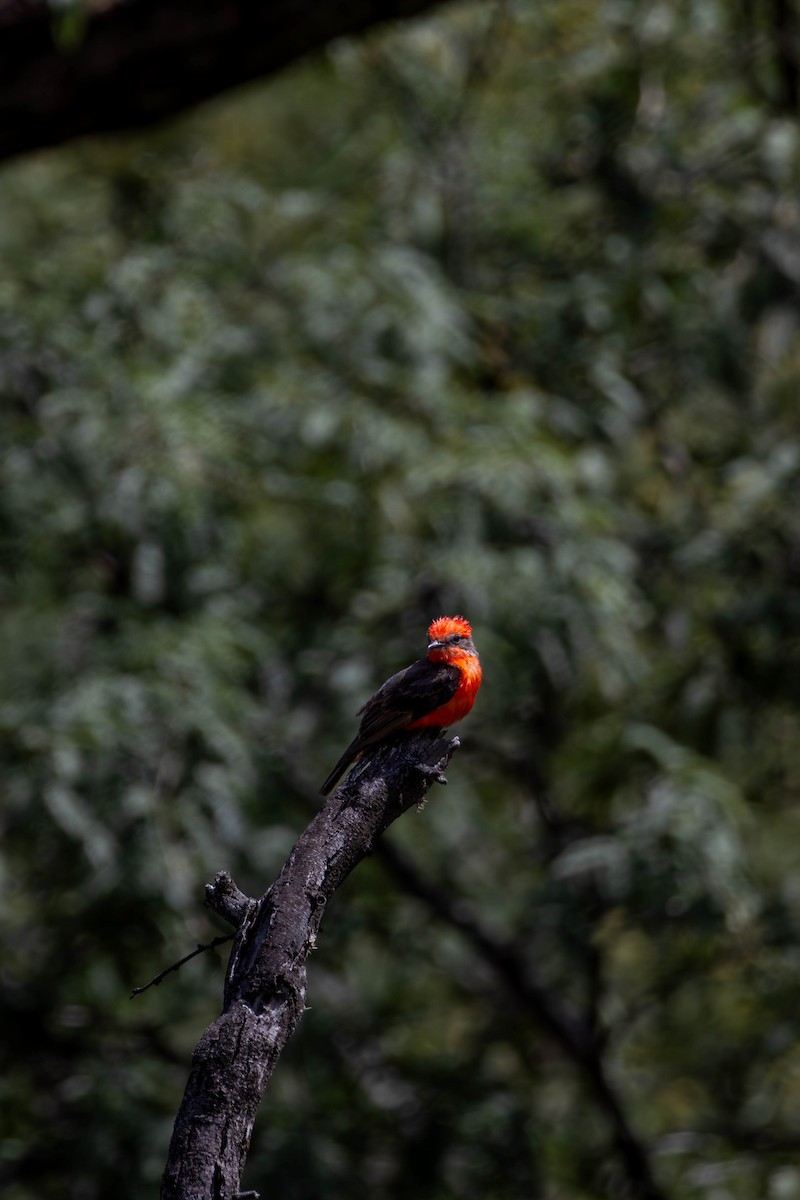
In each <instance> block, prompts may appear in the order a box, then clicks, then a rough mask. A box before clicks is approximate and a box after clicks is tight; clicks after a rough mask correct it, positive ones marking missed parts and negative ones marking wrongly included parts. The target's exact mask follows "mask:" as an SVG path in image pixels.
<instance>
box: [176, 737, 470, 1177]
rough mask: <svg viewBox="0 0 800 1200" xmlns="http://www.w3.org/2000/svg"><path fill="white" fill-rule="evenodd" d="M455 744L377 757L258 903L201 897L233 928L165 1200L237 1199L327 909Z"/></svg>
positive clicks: (229, 893) (423, 745) (225, 890)
mask: <svg viewBox="0 0 800 1200" xmlns="http://www.w3.org/2000/svg"><path fill="white" fill-rule="evenodd" d="M457 746H458V739H457V738H454V739H452V741H451V740H449V739H443V738H441V737H439V736H437V735H434V736H433V737H432V736H431V734H430V733H418V734H414V735H413V736H410V737H404V738H402V739H400V740H398V741H396V742H394V743H392V744H388V745H386V746H382V747H380V748H379V749H378V750H376V751H375V752H374V754H372V755H371V757H370V758H369V760H368V761H366V762H365V763H364V764H363V765H361V766H359V767H357V768H356V769H355V770H354V771H353V773H352V774H351V775H350V776H349V778H348V779H347V780H346V781H345V783H344V784H342V786H341V787H340V788H338V790H337V791H335V792H334V793H333V795H332V796H330V797H329V798H328V799H327V800H326V802H325V804H324V806H323V808H322V809H321V810H320V812H319V813H318V814H317V815H316V817H315V818H314V820H313V821H312V822H311V824H310V825H309V826H308V828H307V829H306V831H305V833H303V834H302V836H301V837H300V839H299V841H298V842H297V844H296V846H295V847H294V849H293V850H292V852H291V854H290V855H289V858H288V859H287V861H286V863H285V864H284V866H283V869H282V870H281V873H280V875H279V876H278V878H277V879H276V880H275V882H274V883H273V885H272V886H271V887H270V888H269V890H268V891H267V892H266V893H265V895H264V896H262V897H261V899H260V900H253V899H250V898H248V897H247V896H245V895H244V893H243V892H241V891H240V890H239V889H238V888H237V887H236V885H235V884H234V882H233V880H232V879H231V877H230V876H229V875H228V874H227V872H220V874H219V875H218V876H217V877H216V879H215V880H214V883H213V884H211V885H209V887H208V888H207V889H206V902H207V903H208V904H209V906H210V907H211V908H213V909H214V910H215V911H216V912H218V913H219V914H220V915H222V916H223V917H224V918H225V919H226V920H228V921H230V922H231V923H233V924H236V925H237V926H238V928H237V933H236V938H235V940H234V945H233V949H232V951H231V958H230V962H229V964H228V972H227V978H226V982H225V998H224V1004H223V1010H222V1014H221V1015H220V1016H219V1017H218V1019H217V1020H216V1021H214V1022H213V1024H211V1025H210V1026H209V1027H208V1029H207V1030H206V1031H205V1033H204V1034H203V1036H202V1037H201V1039H200V1041H199V1042H198V1044H197V1047H196V1049H195V1052H194V1055H193V1058H192V1068H191V1072H190V1075H189V1081H188V1083H187V1085H186V1092H185V1095H184V1098H183V1102H182V1104H181V1107H180V1110H179V1112H178V1116H177V1118H176V1120H175V1128H174V1130H173V1135H172V1142H171V1144H170V1150H169V1157H168V1161H167V1167H166V1171H165V1173H164V1179H163V1183H162V1190H161V1195H162V1198H163V1200H233V1197H235V1196H237V1195H238V1194H239V1187H240V1179H241V1174H242V1170H243V1168H244V1163H245V1159H246V1157H247V1151H248V1148H249V1145H250V1136H251V1133H252V1130H253V1124H254V1122H255V1117H256V1112H257V1109H258V1106H259V1104H260V1102H261V1098H262V1096H263V1094H264V1090H265V1088H266V1086H267V1083H268V1081H269V1078H270V1075H271V1074H272V1071H273V1069H274V1067H275V1064H276V1063H277V1061H278V1058H279V1056H280V1054H281V1051H282V1050H283V1047H284V1045H285V1044H286V1041H287V1039H288V1038H289V1036H290V1034H291V1033H292V1031H293V1030H294V1028H295V1026H296V1025H297V1023H298V1021H299V1020H300V1017H301V1016H302V1014H303V1011H304V1009H305V1007H306V1003H305V1001H306V958H307V957H308V954H309V952H310V951H311V950H313V949H314V947H315V945H316V938H317V931H318V929H319V926H320V922H321V920H322V916H323V913H324V911H325V907H326V905H327V903H328V900H329V899H330V898H331V896H332V895H333V893H334V892H335V891H336V889H337V888H338V887H339V885H340V884H341V883H342V882H343V881H344V879H345V878H346V877H347V876H348V875H349V873H350V872H351V871H352V870H353V868H354V867H355V866H357V864H358V863H359V862H360V861H361V860H362V859H363V858H364V857H365V856H366V855H368V854H370V853H371V852H372V850H373V847H374V845H375V842H376V840H377V838H379V837H380V835H381V834H382V833H383V832H384V830H385V829H387V828H388V826H389V825H390V824H391V823H392V822H393V821H394V820H396V819H397V817H399V816H401V815H402V813H404V812H405V811H406V810H407V809H409V808H411V807H412V806H413V805H415V804H417V805H418V804H421V803H422V802H423V801H424V799H425V796H426V794H427V792H428V790H429V788H430V787H431V786H432V784H433V783H435V782H437V781H438V782H444V777H443V775H442V772H443V770H444V768H445V767H446V766H447V763H448V762H449V760H450V756H451V755H452V753H453V751H454V750H455V748H456V747H457Z"/></svg>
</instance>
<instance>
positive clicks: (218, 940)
mask: <svg viewBox="0 0 800 1200" xmlns="http://www.w3.org/2000/svg"><path fill="white" fill-rule="evenodd" d="M233 937H234V935H233V934H232V933H223V934H220V936H219V937H215V938H214V940H213V942H198V943H197V949H196V950H193V951H192V952H191V954H187V955H185V957H184V958H181V959H179V960H178V962H176V963H173V964H172V966H171V967H167V968H166V969H165V970H164V971H159V973H158V974H157V975H155V976H154V977H153V978H152V979H151V980H150V982H149V983H143V984H142V986H141V987H135V988H134V989H133V991H132V992H131V995H130V998H131V1000H133V998H134V997H135V996H141V994H142V992H146V991H147V989H148V988H151V987H158V985H159V984H160V983H163V982H164V980H165V979H166V977H167V976H168V975H170V974H172V972H173V971H179V970H180V969H181V967H182V966H183V965H184V963H187V962H189V961H190V959H192V958H197V956H198V954H204V953H205V951H206V950H214V949H216V947H217V946H223V945H224V944H225V942H232V941H233Z"/></svg>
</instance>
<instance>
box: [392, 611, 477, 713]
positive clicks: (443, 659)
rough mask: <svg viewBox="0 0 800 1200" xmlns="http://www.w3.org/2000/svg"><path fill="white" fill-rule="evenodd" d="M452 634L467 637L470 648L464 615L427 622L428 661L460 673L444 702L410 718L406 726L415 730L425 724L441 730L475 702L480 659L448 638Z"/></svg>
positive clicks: (470, 643) (470, 637)
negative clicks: (449, 695) (457, 682)
mask: <svg viewBox="0 0 800 1200" xmlns="http://www.w3.org/2000/svg"><path fill="white" fill-rule="evenodd" d="M453 634H456V635H458V636H460V637H461V638H462V639H464V641H467V639H469V641H468V643H467V644H468V645H469V646H470V647H472V641H471V639H472V626H471V625H470V623H469V621H467V620H466V619H465V618H464V617H438V618H437V620H435V621H433V622H432V623H431V625H430V627H429V629H428V637H429V638H430V645H429V647H428V661H429V662H431V663H447V664H448V665H449V666H451V667H456V668H457V669H458V671H460V673H461V679H460V681H459V684H458V687H457V688H456V690H455V692H454V693H453V695H452V696H451V697H450V699H449V700H448V701H447V702H446V703H445V704H442V705H440V706H439V707H438V708H435V709H434V710H433V711H432V712H429V713H426V714H425V715H424V716H423V717H419V718H418V719H417V720H416V721H412V722H411V724H410V725H407V726H406V728H407V729H419V728H421V727H423V726H426V725H427V726H441V728H443V729H444V728H446V727H447V726H448V725H452V724H453V723H454V722H455V721H460V720H461V718H462V717H465V716H466V715H467V713H468V712H469V711H470V709H471V708H472V706H473V704H474V703H475V697H476V696H477V694H478V688H479V687H480V686H481V679H482V672H481V664H480V659H479V658H478V656H477V654H476V653H475V651H474V649H473V648H470V649H464V648H463V645H460V644H458V643H455V644H453V643H452V641H450V640H448V639H451V638H452V635H453Z"/></svg>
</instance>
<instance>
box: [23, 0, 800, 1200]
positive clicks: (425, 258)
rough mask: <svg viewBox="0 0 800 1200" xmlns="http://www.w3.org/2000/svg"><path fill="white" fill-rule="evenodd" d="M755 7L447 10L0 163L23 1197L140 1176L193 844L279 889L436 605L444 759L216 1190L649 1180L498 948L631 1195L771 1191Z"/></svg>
mask: <svg viewBox="0 0 800 1200" xmlns="http://www.w3.org/2000/svg"><path fill="white" fill-rule="evenodd" d="M770 12H771V10H770V11H769V12H768V11H767V6H766V5H764V6H763V11H762V8H761V7H759V6H756V8H755V9H753V11H752V12H750V11H749V10H747V9H746V8H744V7H743V8H741V9H740V8H739V7H738V6H725V5H720V4H717V3H714V2H713V0H695V2H694V3H675V4H670V3H657V4H652V5H638V4H631V3H625V2H622V0H620V2H616V3H608V4H604V5H590V4H586V3H583V2H581V0H559V2H558V3H555V2H554V0H553V2H551V0H544V2H542V3H537V4H535V5H534V4H528V3H520V4H518V5H510V6H509V7H507V8H502V9H498V10H497V11H495V10H493V9H491V8H489V7H487V6H485V5H480V6H475V7H470V6H456V7H454V8H450V9H447V10H445V11H443V12H442V13H440V14H438V15H435V16H433V17H431V18H428V19H426V20H425V21H424V22H420V23H417V24H414V25H410V26H407V27H404V28H399V29H397V30H390V31H389V32H384V33H381V34H379V35H372V36H370V37H368V38H367V39H365V40H362V41H360V42H358V43H342V44H336V45H335V46H333V47H332V48H331V49H330V50H329V51H328V53H327V54H326V55H325V56H323V57H321V58H319V59H316V60H315V61H313V62H309V63H307V64H305V65H303V66H301V67H299V68H296V69H294V70H293V71H292V72H291V73H289V74H287V75H285V76H283V77H282V78H280V79H278V80H273V81H271V82H268V83H267V84H264V85H260V86H254V87H252V88H249V89H247V90H245V91H243V92H242V93H240V94H238V95H236V96H235V97H233V98H230V99H227V100H225V101H222V102H217V103H216V104H215V105H213V106H209V107H207V108H205V109H203V110H201V111H199V112H198V113H196V114H194V115H192V116H190V117H188V118H184V119H183V120H181V121H180V122H178V123H176V124H174V125H171V126H169V127H166V128H164V129H162V130H160V131H157V132H153V133H148V134H146V135H141V136H139V137H128V138H124V139H114V140H111V139H109V140H106V141H102V142H97V143H93V142H87V143H83V144H78V145H76V146H74V147H72V148H68V149H63V150H59V151H53V152H49V153H46V154H40V155H37V156H35V157H33V158H30V159H28V160H26V161H22V162H19V163H17V164H15V165H12V166H8V167H6V168H5V169H4V171H3V174H2V177H0V208H1V209H2V213H3V219H2V222H1V223H0V388H1V389H2V396H3V402H2V410H1V411H0V438H2V460H1V461H2V480H1V482H0V555H1V558H0V620H1V621H2V626H1V627H0V673H1V675H2V679H3V687H2V693H1V695H0V731H1V736H0V755H1V756H2V794H3V800H2V817H1V818H0V820H1V821H2V833H3V837H2V861H1V863H0V868H1V874H0V879H1V881H2V890H3V910H4V920H3V925H2V933H0V938H1V939H2V944H1V945H0V964H1V965H0V1020H1V1021H2V1027H3V1030H4V1034H5V1040H6V1042H7V1045H6V1049H5V1052H4V1054H5V1058H6V1065H5V1069H4V1070H3V1073H2V1079H0V1097H1V1101H0V1103H1V1105H2V1108H1V1110H0V1111H2V1116H0V1127H2V1131H3V1137H2V1149H1V1153H2V1163H3V1166H2V1179H3V1180H4V1182H5V1194H6V1195H7V1197H8V1200H33V1198H34V1197H35V1198H36V1200H50V1198H52V1200H56V1198H58V1200H62V1198H64V1197H69V1198H70V1200H100V1198H104V1197H108V1196H110V1195H115V1196H120V1197H126V1198H127V1197H130V1198H132V1200H138V1198H139V1197H142V1198H144V1197H146V1196H152V1195H154V1194H155V1193H156V1190H157V1181H158V1178H159V1175H160V1172H161V1169H162V1167H163V1161H164V1157H165V1151H166V1145H167V1141H168V1138H169V1133H170V1128H171V1122H172V1119H173V1117H174V1113H175V1110H176V1107H177V1104H178V1101H179V1098H180V1095H181V1091H182V1087H183V1083H184V1081H185V1077H186V1071H187V1066H188V1060H189V1056H190V1052H191V1048H192V1046H193V1044H194V1042H195V1040H196V1038H197V1036H198V1035H199V1033H200V1031H201V1030H202V1028H203V1027H204V1025H205V1024H206V1023H207V1022H208V1021H209V1020H210V1019H211V1018H212V1017H213V1016H214V1015H215V1013H216V1011H217V1008H218V1005H219V1000H220V992H221V979H222V972H223V961H222V960H221V959H214V958H212V957H211V956H206V958H205V959H200V960H198V961H195V962H194V963H192V964H190V965H189V966H187V967H186V968H184V970H183V971H182V972H181V973H180V975H179V976H172V977H170V980H169V981H168V982H167V983H165V984H164V985H163V986H162V987H161V988H159V989H158V990H157V991H155V992H153V991H151V992H149V993H147V994H146V995H145V996H143V997H141V998H139V999H138V1000H136V1001H131V1000H130V999H129V998H128V997H129V992H130V990H131V988H132V987H133V986H134V985H136V984H139V983H142V982H144V981H145V980H146V979H148V978H149V977H150V976H151V975H152V974H154V973H155V971H156V970H158V969H159V968H160V967H162V966H164V965H166V964H168V963H169V962H171V961H173V960H174V959H175V958H178V957H180V955H181V954H183V953H185V952H186V951H187V950H189V949H191V948H192V946H193V945H195V944H196V943H197V942H198V941H204V940H208V939H210V938H211V937H213V936H214V935H215V934H216V933H217V932H219V929H218V928H217V927H216V926H215V924H214V921H213V919H212V918H211V916H210V915H209V914H208V913H207V911H206V910H204V909H203V907H202V897H203V884H204V883H205V881H207V880H208V879H209V878H210V877H211V876H212V875H213V873H214V872H215V871H216V870H217V869H219V868H221V867H226V868H228V869H230V870H231V871H232V872H233V874H234V877H235V878H236V879H237V881H238V882H239V883H240V885H241V886H243V887H246V888H247V889H248V890H250V891H252V892H254V893H260V892H261V891H262V890H263V889H264V887H265V886H266V885H267V884H268V883H269V881H270V880H271V878H272V877H273V876H274V874H275V872H276V870H277V869H278V867H279V866H280V863H281V862H282V861H283V858H284V857H285V855H286V854H287V852H288V850H289V849H290V847H291V845H292V843H293V841H294V839H295V837H296V836H297V834H298V833H299V832H300V831H301V830H302V828H303V827H304V825H305V824H306V822H307V820H308V818H309V815H310V814H311V812H313V805H314V803H315V800H314V792H315V789H316V787H318V786H319V783H320V782H321V780H322V779H323V778H324V776H325V774H326V773H327V771H328V770H329V768H330V766H331V764H332V762H333V761H334V760H335V758H336V757H337V755H338V753H339V752H340V750H341V748H342V746H343V744H344V743H345V742H346V740H347V739H348V738H349V737H350V735H351V733H352V730H353V728H354V722H353V718H352V713H353V711H354V710H355V709H356V708H357V707H358V706H359V704H360V703H362V702H363V700H364V699H365V698H366V697H367V696H368V695H369V693H370V692H371V690H373V688H374V687H375V686H377V684H379V683H380V682H381V681H382V680H383V679H384V678H385V677H386V676H387V675H388V674H389V673H391V672H392V671H393V670H396V669H397V668H398V667H400V666H401V665H403V664H404V663H405V662H407V661H409V660H410V659H411V658H412V657H415V656H416V655H417V654H418V653H419V652H420V651H421V649H422V646H423V645H424V629H425V626H426V625H427V623H428V621H429V620H430V619H431V617H434V616H437V615H439V613H440V612H453V611H458V612H464V613H466V614H467V615H468V616H469V617H470V619H471V620H472V621H473V623H474V625H475V629H476V640H477V642H478V645H479V648H480V650H481V653H482V658H483V662H484V667H485V679H486V682H485V686H484V689H483V691H482V693H481V696H480V698H479V703H478V704H477V706H476V710H475V712H474V715H473V716H472V717H471V718H470V719H469V721H468V723H466V724H465V725H464V727H463V734H462V737H463V741H464V747H463V749H462V750H461V751H460V752H459V754H458V755H457V757H456V758H455V759H454V761H453V764H452V766H451V769H450V786H449V787H448V789H447V790H446V791H441V792H440V791H437V793H436V794H435V795H434V796H433V797H432V799H431V802H430V803H429V805H428V807H427V809H426V810H425V812H424V813H423V814H422V815H416V814H414V813H412V814H409V815H408V816H407V817H405V818H404V819H403V820H402V821H401V822H400V823H399V824H398V826H397V827H395V828H394V829H393V830H392V831H391V832H390V834H389V835H388V839H389V842H390V843H391V856H390V858H389V859H388V860H387V859H385V858H381V857H380V856H379V857H377V858H376V859H375V860H373V861H370V862H368V863H366V864H364V865H363V866H362V867H361V868H360V869H359V870H358V872H357V873H356V874H355V875H354V876H353V878H352V879H351V880H350V881H349V882H348V884H347V885H346V887H345V888H344V889H343V890H342V892H341V893H340V895H339V897H338V899H337V901H336V903H335V904H334V905H333V906H332V909H331V912H330V913H329V915H328V917H327V920H326V924H325V926H324V927H323V932H322V937H321V944H320V948H319V951H318V953H317V955H316V956H315V959H314V962H313V964H312V971H311V979H310V1003H311V1006H312V1007H311V1011H310V1012H308V1013H307V1014H306V1017H305V1018H304V1021H303V1023H302V1025H301V1028H300V1031H299V1033H298V1034H297V1035H296V1037H295V1038H294V1040H293V1041H292V1042H291V1043H290V1045H289V1047H288V1049H287V1051H286V1053H285V1055H284V1058H283V1060H282V1062H281V1064H280V1066H279V1069H278V1071H277V1073H276V1075H275V1078H274V1081H273V1083H272V1085H271V1088H270V1091H269V1093H268V1097H267V1099H266V1101H265V1104H264V1106H263V1109H262V1113H261V1119H260V1122H259V1124H258V1126H257V1128H256V1132H255V1138H254V1144H253V1151H252V1155H251V1159H250V1163H249V1167H248V1172H247V1175H246V1177H245V1182H246V1185H247V1186H248V1187H253V1188H258V1189H259V1190H261V1191H262V1192H263V1193H265V1194H267V1195H273V1194H274V1195H281V1196H282V1197H284V1198H286V1200H312V1198H313V1200H317V1198H319V1197H325V1200H339V1198H341V1200H351V1198H352V1196H353V1195H355V1194H360V1193H362V1192H366V1193H367V1194H370V1195H380V1196H382V1197H386V1198H387V1200H405V1198H409V1200H410V1198H411V1197H414V1198H425V1200H451V1198H458V1200H472V1198H473V1197H474V1198H478V1197H480V1198H490V1200H529V1198H531V1197H541V1198H542V1200H593V1198H597V1197H600V1196H603V1197H610V1198H617V1197H619V1198H624V1197H626V1196H631V1195H635V1194H636V1189H637V1187H640V1186H641V1179H639V1180H638V1181H637V1178H636V1171H635V1169H634V1168H632V1166H631V1162H630V1161H629V1160H627V1159H626V1157H625V1154H624V1152H622V1151H621V1149H620V1143H619V1129H618V1127H617V1128H616V1132H615V1123H614V1120H613V1114H612V1112H611V1109H610V1108H609V1102H608V1099H607V1098H606V1100H604V1099H603V1097H602V1096H601V1095H599V1094H598V1091H597V1088H596V1087H595V1086H594V1084H593V1082H592V1071H593V1069H594V1068H593V1067H592V1066H591V1065H590V1064H587V1063H581V1062H579V1061H577V1060H576V1059H575V1058H574V1057H570V1055H569V1054H568V1053H566V1052H565V1049H564V1046H563V1045H561V1044H560V1043H559V1041H558V1038H556V1037H554V1036H553V1034H552V1031H551V1030H550V1029H548V1028H547V1026H546V1023H544V1022H543V1021H542V1020H541V1014H540V1013H538V1011H537V1010H536V1008H535V1006H533V1007H532V1006H531V1005H530V1004H526V1003H524V1002H523V1001H522V1000H521V998H520V995H519V993H518V992H515V990H514V987H513V986H510V985H509V980H508V978H507V977H505V976H504V975H503V971H502V970H501V969H499V968H498V965H497V962H495V961H493V959H492V951H491V947H495V948H497V947H505V948H506V949H508V951H509V953H512V954H513V956H514V961H515V962H516V963H517V964H518V965H519V966H520V969H521V970H522V971H523V973H525V975H526V979H527V980H528V982H529V983H532V984H533V985H534V986H535V987H540V988H542V989H544V990H545V991H546V993H547V995H549V996H550V998H551V1000H552V1002H553V1004H554V1005H555V1006H556V1009H557V1010H558V1012H560V1013H562V1014H567V1015H568V1014H569V1013H571V1012H573V1011H574V1012H576V1013H577V1014H578V1015H579V1016H580V1019H581V1020H582V1021H585V1022H586V1025H587V1027H588V1028H590V1029H591V1030H592V1031H593V1039H594V1040H593V1048H594V1049H593V1053H594V1054H596V1056H597V1060H596V1061H599V1062H600V1064H601V1067H602V1070H603V1072H604V1077H605V1078H606V1080H607V1083H608V1087H609V1090H610V1093H611V1095H612V1099H613V1098H615V1099H616V1101H617V1103H618V1105H619V1107H620V1110H621V1112H622V1114H623V1116H624V1121H625V1123H626V1124H627V1126H628V1128H629V1132H630V1134H631V1136H632V1137H633V1138H634V1139H635V1141H636V1143H637V1144H638V1146H639V1148H640V1150H641V1152H642V1154H643V1155H645V1156H646V1157H647V1159H648V1160H649V1163H650V1166H651V1170H652V1172H653V1173H654V1175H655V1177H656V1179H657V1181H658V1186H659V1188H660V1194H662V1195H663V1196H664V1197H671V1198H674V1200H678V1198H681V1200H684V1198H686V1200H695V1198H697V1200H701V1198H702V1200H751V1198H752V1200H761V1198H766V1197H769V1198H770V1200H793V1198H794V1197H798V1196H800V1153H798V1151H800V1140H799V1139H798V1134H797V1129H798V1121H800V1005H799V1004H798V978H799V977H800V950H798V931H799V929H800V852H799V851H798V834H799V833H800V818H799V816H798V807H797V801H798V798H799V797H800V739H799V737H798V734H799V733H800V722H799V721H798V698H799V696H800V683H798V679H800V674H799V669H800V633H799V630H800V623H799V621H798V618H800V589H799V587H798V585H799V584H800V504H799V503H798V498H799V497H798V478H799V468H800V406H799V405H798V385H799V384H800V328H799V321H800V312H799V311H798V287H800V224H799V222H800V200H798V195H800V193H799V192H798V185H799V184H800V133H799V131H798V124H797V119H796V102H797V99H798V97H797V96H796V95H795V96H794V98H793V100H794V103H793V104H792V103H789V101H791V100H792V97H791V96H790V97H788V98H787V96H786V71H785V70H783V67H782V62H781V59H780V56H779V49H780V47H779V45H778V42H777V41H776V39H775V38H774V37H773V36H772V31H771V27H770ZM783 66H785V64H783ZM790 82H791V80H790ZM395 856H396V858H395ZM397 862H400V863H401V864H405V866H406V868H407V870H406V871H405V872H404V871H403V870H398V868H397ZM393 864H394V867H395V869H394V870H392V869H391V868H392V865H393ZM432 889H433V890H432ZM436 889H438V891H436ZM437 896H438V898H439V900H438V901H437ZM442 897H444V899H445V902H439V901H441V900H442ZM459 917H460V918H461V922H460V923H459V919H458V918H459ZM477 928H479V929H480V931H481V933H482V934H483V935H484V943H482V942H481V940H480V938H479V937H478V938H476V937H475V936H472V935H471V933H470V930H472V932H473V933H474V931H475V929H477Z"/></svg>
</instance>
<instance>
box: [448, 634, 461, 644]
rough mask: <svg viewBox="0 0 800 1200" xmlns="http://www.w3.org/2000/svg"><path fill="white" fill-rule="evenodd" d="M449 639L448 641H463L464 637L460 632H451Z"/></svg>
mask: <svg viewBox="0 0 800 1200" xmlns="http://www.w3.org/2000/svg"><path fill="white" fill-rule="evenodd" d="M447 640H448V642H463V640H464V639H463V637H462V636H461V634H460V633H451V634H450V637H449V638H448V639H447Z"/></svg>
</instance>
